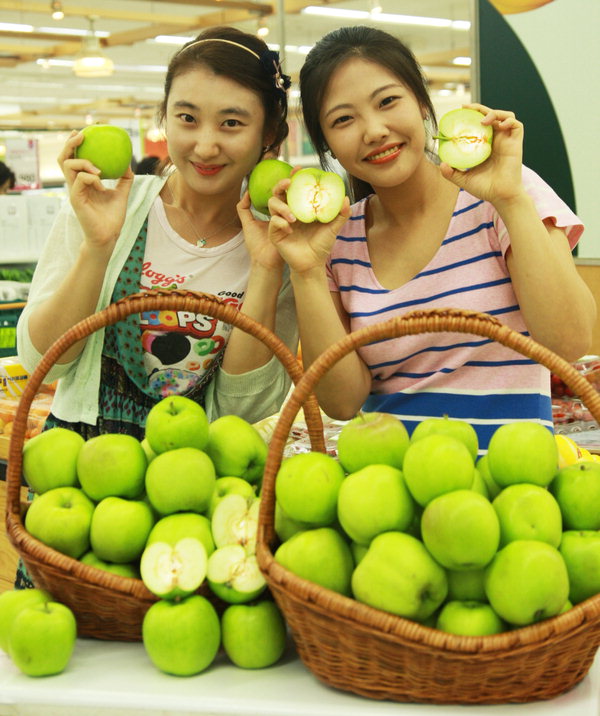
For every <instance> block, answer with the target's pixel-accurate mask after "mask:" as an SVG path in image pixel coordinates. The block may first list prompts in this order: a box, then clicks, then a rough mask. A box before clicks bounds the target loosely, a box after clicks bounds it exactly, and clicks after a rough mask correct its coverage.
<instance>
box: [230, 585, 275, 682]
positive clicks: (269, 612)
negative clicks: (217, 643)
mask: <svg viewBox="0 0 600 716" xmlns="http://www.w3.org/2000/svg"><path fill="white" fill-rule="evenodd" d="M221 633H222V641H223V649H224V650H225V653H226V654H227V656H228V657H229V658H230V659H231V661H232V662H233V663H234V664H235V665H236V666H239V667H240V668H242V669H264V668H265V667H267V666H272V665H273V664H275V663H276V662H277V661H279V659H281V657H282V656H283V652H284V651H285V647H286V640H287V634H286V626H285V621H284V619H283V616H282V615H281V612H280V611H279V609H278V608H277V605H276V604H275V602H272V601H271V600H268V599H263V600H262V601H260V602H258V603H256V604H232V605H230V606H228V607H227V609H225V611H224V612H223V616H222V617H221Z"/></svg>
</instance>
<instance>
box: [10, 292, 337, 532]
mask: <svg viewBox="0 0 600 716" xmlns="http://www.w3.org/2000/svg"><path fill="white" fill-rule="evenodd" d="M156 310H172V311H192V312H195V313H203V314H205V315H209V316H212V317H214V318H218V319H220V320H221V321H223V322H225V323H229V324H231V325H233V326H235V327H236V328H239V329H240V330H242V331H245V332H246V333H249V334H250V335H252V336H254V337H255V338H258V339H259V340H260V341H262V343H264V344H265V345H266V346H267V347H268V348H270V349H271V350H272V351H273V353H274V354H275V355H276V356H277V358H278V359H279V360H280V362H281V363H282V364H283V366H284V368H285V369H286V371H287V373H288V374H289V376H290V377H291V379H292V381H293V382H294V383H298V381H299V380H300V378H301V376H302V368H301V367H300V364H299V362H298V360H297V358H296V356H295V355H294V354H293V353H292V352H291V351H290V349H289V348H288V347H287V346H286V345H285V343H284V342H283V341H282V340H281V339H280V338H279V337H278V336H276V335H275V334H274V333H273V332H272V331H271V330H269V329H268V328H266V327H265V326H263V325H262V324H261V323H259V322H258V321H256V320H254V319H253V318H251V317H250V316H247V315H245V314H244V313H240V311H239V310H238V309H237V308H235V307H234V306H231V305H229V304H227V303H225V302H223V301H221V300H220V299H219V298H217V297H216V296H213V295H211V294H206V293H200V292H197V291H183V290H165V289H162V290H161V289H156V290H153V291H148V292H140V293H135V294H131V295H130V296H127V297H126V298H122V299H120V300H119V301H116V302H115V303H112V304H110V305H109V306H107V307H106V308H105V309H104V310H102V311H99V312H97V313H94V314H92V315H91V316H88V317H87V318H84V319H83V320H82V321H80V322H79V323H77V324H75V325H74V326H72V327H71V328H70V329H69V330H68V331H66V332H65V333H64V334H63V335H62V336H61V337H60V338H58V339H57V340H56V341H55V342H54V343H53V344H52V345H51V346H50V348H48V350H47V351H46V353H45V354H44V355H43V356H42V358H41V360H40V362H39V363H38V365H37V367H36V368H35V370H34V371H33V373H32V374H31V375H30V377H29V380H28V381H27V384H26V386H25V389H24V390H23V394H22V395H21V399H20V401H19V405H18V406H17V411H16V414H15V420H14V424H13V430H12V433H11V438H10V445H9V450H8V467H7V471H6V488H7V499H6V522H7V525H8V524H9V523H11V522H12V521H13V520H15V519H17V520H18V519H19V517H18V516H19V515H20V486H21V468H22V451H23V443H24V440H25V430H26V425H27V414H28V412H29V408H30V406H31V403H32V401H33V399H34V397H35V395H36V393H37V392H38V390H39V388H40V386H41V384H42V382H43V379H44V378H45V376H46V375H47V374H48V371H49V370H50V369H51V368H52V366H53V365H54V364H55V363H56V361H57V360H58V359H59V358H60V356H61V355H62V354H63V353H64V352H65V351H66V350H67V349H69V348H70V347H71V346H72V345H74V344H75V343H77V342H78V341H80V340H81V339H83V338H87V337H88V336H89V335H91V334H92V333H94V332H95V331H97V330H99V329H101V328H104V327H105V326H110V325H113V324H115V323H117V322H118V321H121V320H123V319H124V318H126V317H127V316H129V315H131V314H133V313H141V312H145V311H156ZM303 407H304V413H305V418H306V424H307V427H308V430H309V436H310V442H311V447H312V448H313V450H318V451H320V452H323V451H324V450H325V444H324V438H323V423H322V420H321V413H320V410H319V406H318V403H317V400H316V398H315V396H314V395H308V396H307V398H306V400H305V401H304V404H303ZM299 409H300V408H299Z"/></svg>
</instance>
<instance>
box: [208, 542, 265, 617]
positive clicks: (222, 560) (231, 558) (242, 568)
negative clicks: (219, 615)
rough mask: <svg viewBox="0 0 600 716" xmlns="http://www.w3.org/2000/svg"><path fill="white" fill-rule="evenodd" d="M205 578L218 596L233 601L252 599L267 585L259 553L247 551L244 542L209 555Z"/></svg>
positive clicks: (239, 601)
mask: <svg viewBox="0 0 600 716" xmlns="http://www.w3.org/2000/svg"><path fill="white" fill-rule="evenodd" d="M206 579H207V581H208V586H209V587H210V588H211V589H212V591H213V592H214V593H215V594H216V595H217V597H220V598H221V599H222V600H223V601H225V602H230V603H231V604H240V603H243V602H250V601H252V600H253V599H256V597H258V596H259V595H260V594H261V593H262V592H264V590H265V589H266V587H267V583H266V581H265V578H264V577H263V574H262V572H261V571H260V569H259V566H258V562H257V561H256V555H255V554H247V552H246V550H245V549H244V548H243V547H242V545H241V544H228V545H225V546H224V547H219V548H218V549H216V550H215V551H214V552H213V553H212V554H211V555H210V557H209V558H208V564H207V567H206Z"/></svg>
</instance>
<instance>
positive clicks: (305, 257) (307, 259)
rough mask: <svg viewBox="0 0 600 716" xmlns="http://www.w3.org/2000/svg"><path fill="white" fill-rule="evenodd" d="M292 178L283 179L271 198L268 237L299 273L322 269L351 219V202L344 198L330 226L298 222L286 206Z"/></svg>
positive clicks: (316, 222) (291, 266)
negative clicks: (337, 239) (344, 226)
mask: <svg viewBox="0 0 600 716" xmlns="http://www.w3.org/2000/svg"><path fill="white" fill-rule="evenodd" d="M289 185H290V179H282V180H281V181H280V182H278V183H277V185H276V186H275V188H274V189H273V196H272V197H271V198H270V199H269V213H270V214H271V220H270V221H269V238H270V240H271V241H272V242H273V244H274V245H275V246H276V247H277V249H278V251H279V253H280V255H281V257H282V258H283V260H284V261H285V262H286V263H287V265H288V266H289V267H290V270H291V271H293V272H294V273H296V274H303V273H307V272H310V271H312V270H313V269H316V268H319V269H322V268H323V267H324V266H325V263H326V262H327V259H328V258H329V254H330V253H331V249H332V248H333V245H334V243H335V240H336V237H337V235H338V233H339V231H340V229H341V228H342V226H343V225H344V224H345V223H346V221H347V220H348V219H349V218H350V201H349V199H348V197H345V199H344V203H343V205H342V208H341V210H340V213H339V214H338V215H337V216H336V217H335V219H333V220H332V221H330V222H329V223H328V224H321V223H320V222H318V221H315V222H313V223H311V224H304V223H302V222H301V221H298V220H297V219H296V217H295V216H294V214H293V213H292V212H291V210H290V208H289V206H288V205H287V203H286V200H285V196H286V191H287V189H288V187H289Z"/></svg>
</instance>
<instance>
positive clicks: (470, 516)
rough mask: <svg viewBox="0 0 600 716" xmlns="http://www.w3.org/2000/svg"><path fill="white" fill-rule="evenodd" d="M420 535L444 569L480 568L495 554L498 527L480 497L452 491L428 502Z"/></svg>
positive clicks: (494, 518) (490, 511)
mask: <svg viewBox="0 0 600 716" xmlns="http://www.w3.org/2000/svg"><path fill="white" fill-rule="evenodd" d="M424 439H425V438H423V440H424ZM421 534H422V537H423V542H424V543H425V546H426V547H427V549H428V550H429V552H430V553H431V554H432V555H433V557H434V558H435V559H436V561H437V562H439V563H440V564H441V565H442V566H444V567H446V568H447V569H481V568H483V567H485V566H486V564H488V563H489V562H491V560H492V558H493V557H494V555H495V554H496V551H497V549H498V544H499V542H500V524H499V521H498V516H497V515H496V511H495V510H494V508H493V507H492V505H491V503H490V501H489V500H488V499H486V498H485V497H483V495H480V494H479V493H477V492H473V490H453V491H452V492H447V493H446V494H444V495H440V496H439V497H436V498H434V499H433V500H431V502H429V503H428V505H427V507H426V508H425V510H424V512H423V517H422V518H421Z"/></svg>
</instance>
